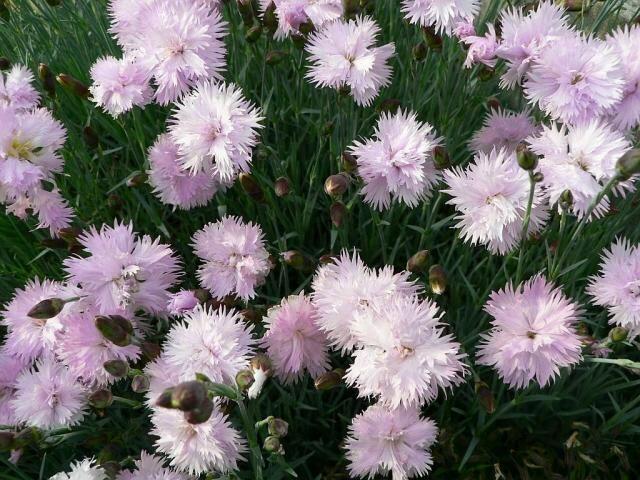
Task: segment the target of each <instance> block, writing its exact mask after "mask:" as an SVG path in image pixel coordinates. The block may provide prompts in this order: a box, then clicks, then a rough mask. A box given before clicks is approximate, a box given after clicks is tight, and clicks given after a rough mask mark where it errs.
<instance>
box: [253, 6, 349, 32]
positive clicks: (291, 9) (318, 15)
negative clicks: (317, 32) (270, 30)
mask: <svg viewBox="0 0 640 480" xmlns="http://www.w3.org/2000/svg"><path fill="white" fill-rule="evenodd" d="M271 3H273V4H274V5H275V14H276V17H277V18H278V29H277V30H276V32H275V34H274V37H275V38H277V39H282V38H285V37H288V36H290V35H291V34H300V26H301V25H302V24H303V23H307V22H311V23H312V24H313V26H314V27H315V28H316V29H318V28H321V27H322V26H323V25H324V24H325V23H327V22H331V21H333V20H337V19H338V18H340V17H341V16H342V15H343V13H344V6H343V4H342V0H260V7H261V9H262V11H263V13H264V11H265V10H266V9H267V8H268V7H269V5H270V4H271Z"/></svg>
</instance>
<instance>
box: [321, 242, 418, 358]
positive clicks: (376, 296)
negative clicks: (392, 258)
mask: <svg viewBox="0 0 640 480" xmlns="http://www.w3.org/2000/svg"><path fill="white" fill-rule="evenodd" d="M311 288H312V289H313V293H312V294H311V299H312V301H313V303H314V305H315V306H316V309H317V310H318V320H317V323H318V325H319V326H320V329H321V330H322V331H323V332H325V333H326V334H327V337H328V339H329V341H330V342H331V345H332V346H334V347H336V348H338V349H340V350H342V352H343V353H347V352H351V351H352V350H353V349H354V348H355V346H356V342H357V340H356V337H355V336H354V332H353V330H352V324H353V322H354V321H355V320H356V318H357V317H358V315H359V314H360V313H362V312H364V311H366V310H367V309H368V308H369V305H370V304H371V303H373V302H374V301H376V300H379V301H390V300H391V299H392V298H394V297H396V296H413V295H417V294H418V293H420V292H421V287H420V286H419V285H417V284H416V283H415V282H414V281H413V280H411V279H410V276H409V273H408V272H400V273H397V274H394V272H393V267H391V266H386V267H384V268H381V269H371V268H369V267H367V266H366V265H365V264H364V263H363V262H362V260H361V259H360V256H359V255H358V254H357V253H355V252H354V253H353V254H352V255H349V253H348V252H347V251H346V250H343V251H342V252H341V254H340V257H339V258H337V259H335V261H334V262H332V263H329V264H327V265H323V266H321V267H320V268H319V269H318V271H317V272H316V275H315V277H314V279H313V282H312V284H311Z"/></svg>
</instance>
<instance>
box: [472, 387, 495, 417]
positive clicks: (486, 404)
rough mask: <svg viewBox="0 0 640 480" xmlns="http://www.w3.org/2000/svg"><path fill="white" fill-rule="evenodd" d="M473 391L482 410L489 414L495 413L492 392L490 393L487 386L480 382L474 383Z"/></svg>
mask: <svg viewBox="0 0 640 480" xmlns="http://www.w3.org/2000/svg"><path fill="white" fill-rule="evenodd" d="M475 390H476V395H477V396H478V401H479V402H480V405H482V408H484V409H485V410H486V412H487V413H489V414H491V413H493V412H495V411H496V406H495V401H494V398H493V392H491V389H490V388H489V386H488V385H487V384H486V383H484V382H482V381H476V385H475Z"/></svg>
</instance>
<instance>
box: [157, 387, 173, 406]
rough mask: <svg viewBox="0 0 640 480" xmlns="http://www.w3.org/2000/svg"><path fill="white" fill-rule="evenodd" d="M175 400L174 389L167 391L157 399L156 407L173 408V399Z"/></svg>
mask: <svg viewBox="0 0 640 480" xmlns="http://www.w3.org/2000/svg"><path fill="white" fill-rule="evenodd" d="M172 398H173V387H170V388H167V389H165V390H164V391H163V392H162V393H161V394H160V395H159V396H158V398H156V405H157V406H158V407H162V408H173V403H172V401H171V399H172Z"/></svg>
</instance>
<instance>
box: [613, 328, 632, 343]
mask: <svg viewBox="0 0 640 480" xmlns="http://www.w3.org/2000/svg"><path fill="white" fill-rule="evenodd" d="M628 334H629V332H628V331H627V329H626V328H623V327H614V328H612V329H611V331H610V332H609V338H610V339H611V341H612V342H624V341H625V340H626V339H627V335H628Z"/></svg>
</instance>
